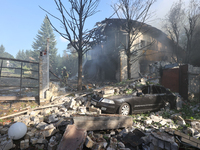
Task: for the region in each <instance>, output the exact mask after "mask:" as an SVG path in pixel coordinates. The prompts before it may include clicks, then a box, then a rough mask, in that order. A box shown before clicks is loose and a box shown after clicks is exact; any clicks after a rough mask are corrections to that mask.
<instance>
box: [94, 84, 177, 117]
mask: <svg viewBox="0 0 200 150" xmlns="http://www.w3.org/2000/svg"><path fill="white" fill-rule="evenodd" d="M139 91H140V92H139ZM91 104H92V105H94V106H95V107H97V108H100V109H101V110H102V112H106V113H119V114H122V115H129V114H132V113H140V112H148V111H156V110H159V109H160V108H163V107H165V106H166V105H168V106H169V107H170V109H171V108H175V107H176V96H175V95H174V94H173V93H172V92H171V91H170V90H169V89H166V88H165V87H163V86H160V85H145V86H143V87H142V88H141V89H140V90H137V91H136V92H135V93H132V94H122V95H112V96H108V97H100V96H99V95H97V94H94V95H93V96H92V100H91Z"/></svg>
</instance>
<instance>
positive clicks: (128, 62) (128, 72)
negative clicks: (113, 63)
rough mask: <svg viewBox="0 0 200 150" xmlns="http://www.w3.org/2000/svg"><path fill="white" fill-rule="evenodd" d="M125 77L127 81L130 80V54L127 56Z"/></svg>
mask: <svg viewBox="0 0 200 150" xmlns="http://www.w3.org/2000/svg"><path fill="white" fill-rule="evenodd" d="M127 75H128V79H129V80H130V79H131V56H130V53H129V54H128V55H127Z"/></svg>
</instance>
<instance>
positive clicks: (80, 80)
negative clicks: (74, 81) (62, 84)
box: [77, 51, 82, 91]
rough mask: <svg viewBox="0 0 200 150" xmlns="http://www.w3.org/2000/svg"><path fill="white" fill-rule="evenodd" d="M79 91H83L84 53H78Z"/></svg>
mask: <svg viewBox="0 0 200 150" xmlns="http://www.w3.org/2000/svg"><path fill="white" fill-rule="evenodd" d="M77 90H78V91H81V90H82V51H79V52H78V87H77Z"/></svg>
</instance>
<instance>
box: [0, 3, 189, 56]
mask: <svg viewBox="0 0 200 150" xmlns="http://www.w3.org/2000/svg"><path fill="white" fill-rule="evenodd" d="M115 1H117V0H101V1H100V4H99V6H98V10H100V12H98V13H97V14H95V15H94V16H92V17H90V18H89V19H88V21H87V23H86V28H87V29H91V28H92V27H93V26H94V25H95V23H96V22H99V21H102V20H104V19H105V18H109V17H110V16H111V15H112V14H113V10H112V8H111V7H110V5H111V4H113V3H114V2H115ZM174 1H178V0H157V2H156V3H155V4H154V5H153V6H152V9H151V10H152V11H155V18H156V21H154V22H153V21H151V22H149V24H151V25H153V26H155V27H158V28H160V23H159V18H164V16H165V15H166V13H167V12H168V11H169V10H170V7H171V5H172V4H173V2H174ZM188 1H189V0H184V2H188ZM0 6H1V9H0V22H1V23H0V45H1V44H3V46H4V47H5V50H6V52H8V53H10V54H12V55H13V56H14V57H15V56H16V54H17V52H18V51H19V50H22V49H24V50H27V49H31V50H32V44H33V41H34V38H36V35H37V34H38V30H40V27H41V25H42V23H43V20H44V17H45V15H46V13H45V12H44V11H43V10H41V9H40V8H39V6H41V7H43V8H45V9H46V10H48V11H50V12H51V13H52V14H55V15H58V11H57V10H56V7H55V3H54V0H0ZM155 18H154V20H155ZM53 23H54V24H55V25H56V26H57V27H60V24H58V23H57V22H53ZM54 34H55V35H56V40H57V46H56V47H57V48H58V53H59V54H62V53H63V50H65V49H66V47H67V43H68V42H67V41H66V40H64V39H63V38H61V37H60V35H59V34H58V33H56V32H55V31H54ZM0 55H1V54H0Z"/></svg>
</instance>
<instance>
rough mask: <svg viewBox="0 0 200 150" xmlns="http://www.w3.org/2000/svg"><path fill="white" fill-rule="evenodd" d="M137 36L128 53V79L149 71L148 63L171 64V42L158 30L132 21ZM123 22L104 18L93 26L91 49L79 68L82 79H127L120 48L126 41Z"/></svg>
mask: <svg viewBox="0 0 200 150" xmlns="http://www.w3.org/2000/svg"><path fill="white" fill-rule="evenodd" d="M133 22H134V23H133V25H135V28H136V29H137V28H139V30H136V31H137V32H138V33H137V35H138V36H137V37H136V38H135V40H134V42H133V48H132V49H131V52H136V53H135V54H134V55H132V56H131V78H138V77H139V73H141V74H146V73H148V72H149V64H151V63H153V62H155V61H168V62H173V60H172V58H171V55H172V50H173V42H172V40H170V39H169V37H168V36H167V35H166V34H165V33H163V32H162V31H161V30H159V29H157V28H155V27H152V26H150V25H148V24H145V23H141V22H137V21H133ZM125 25H126V20H125V19H105V20H103V21H101V22H98V23H96V26H97V27H96V28H95V36H94V41H93V45H92V50H90V51H88V52H87V62H86V63H85V64H84V67H83V74H84V77H85V78H86V79H95V80H100V81H106V80H115V81H123V80H126V79H127V56H126V54H125V51H124V46H126V45H127V42H128V34H127V32H126V30H125Z"/></svg>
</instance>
